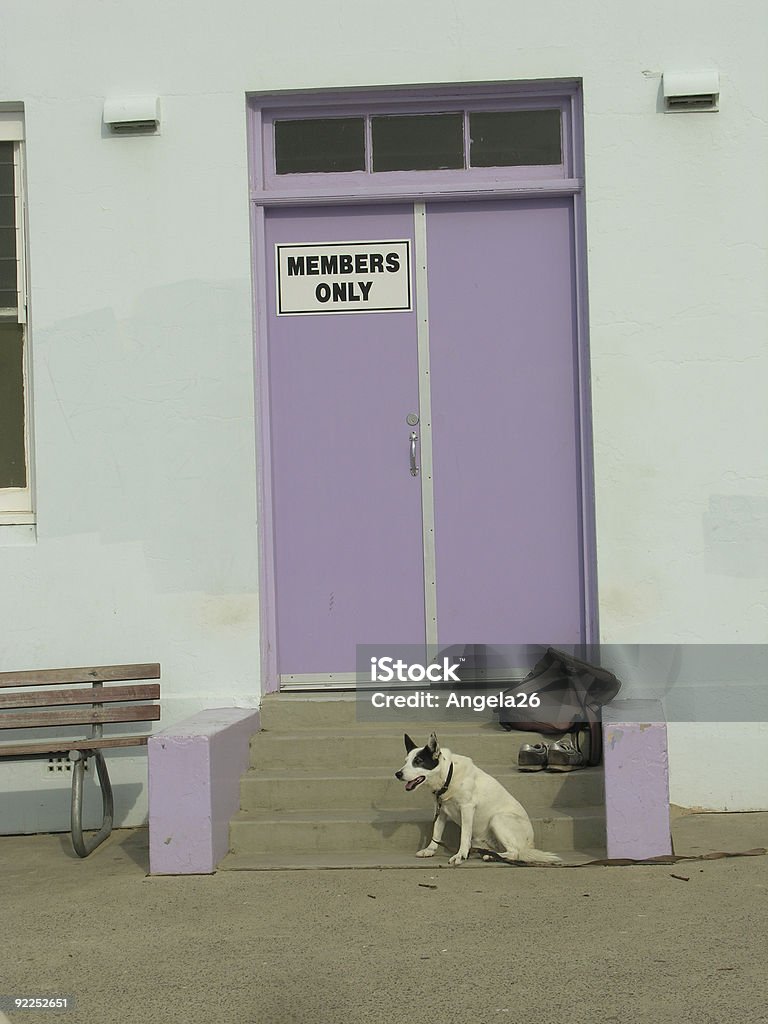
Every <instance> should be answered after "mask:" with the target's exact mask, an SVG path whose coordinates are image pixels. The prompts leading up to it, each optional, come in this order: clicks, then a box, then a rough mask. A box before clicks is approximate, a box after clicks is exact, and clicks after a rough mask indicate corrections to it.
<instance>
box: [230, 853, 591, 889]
mask: <svg viewBox="0 0 768 1024" xmlns="http://www.w3.org/2000/svg"><path fill="white" fill-rule="evenodd" d="M451 853H452V851H448V850H439V851H438V852H437V853H436V854H435V856H434V857H429V858H427V859H424V858H421V857H415V856H414V855H413V851H410V852H408V853H406V852H405V851H399V850H394V851H392V852H389V851H386V850H384V851H376V850H361V851H354V850H346V851H336V852H333V853H319V852H316V853H283V854H275V853H248V852H247V851H241V852H239V853H229V854H227V856H226V857H225V858H224V860H223V861H222V862H221V864H219V868H218V870H219V871H329V870H340V869H344V870H349V869H353V870H361V871H365V870H369V871H370V870H375V871H381V870H391V869H395V870H397V869H400V870H402V869H411V868H420V869H421V870H422V871H425V872H428V873H427V874H425V875H424V876H423V878H424V881H423V882H419V885H422V884H423V885H426V886H428V887H429V888H437V886H435V885H433V884H430V883H432V880H433V879H434V878H435V876H436V875H437V873H438V872H439V871H441V870H443V869H445V868H447V869H448V870H449V871H453V870H455V868H453V867H452V866H451V865H450V864H449V863H448V858H449V856H450V854H451ZM559 853H560V857H561V859H562V861H563V864H564V865H565V866H566V867H581V866H583V865H585V864H589V863H590V861H595V860H601V859H602V858H604V857H605V849H604V848H602V849H601V848H599V847H595V848H592V849H590V848H586V849H583V850H561V851H559ZM461 868H462V870H466V869H467V868H482V869H483V870H486V871H491V870H493V871H509V870H510V866H509V865H508V864H504V863H502V862H500V861H491V862H490V863H487V862H484V861H483V860H482V858H481V857H480V856H479V855H477V854H472V855H471V856H470V858H469V860H466V861H464V862H463V864H462V865H461ZM525 870H526V871H549V870H551V869H550V868H549V867H536V868H534V867H533V866H530V865H526V868H525Z"/></svg>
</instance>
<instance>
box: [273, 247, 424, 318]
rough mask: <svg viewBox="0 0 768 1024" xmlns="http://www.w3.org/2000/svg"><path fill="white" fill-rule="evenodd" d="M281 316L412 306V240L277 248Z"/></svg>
mask: <svg viewBox="0 0 768 1024" xmlns="http://www.w3.org/2000/svg"><path fill="white" fill-rule="evenodd" d="M275 261H276V270H277V275H276V276H277V314H278V316H286V315H289V314H290V315H296V314H307V313H385V312H394V311H396V310H409V309H411V308H412V306H411V243H410V242H409V241H407V240H406V241H395V242H319V243H306V244H301V245H281V244H278V245H276V246H275Z"/></svg>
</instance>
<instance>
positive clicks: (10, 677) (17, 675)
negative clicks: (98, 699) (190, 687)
mask: <svg viewBox="0 0 768 1024" xmlns="http://www.w3.org/2000/svg"><path fill="white" fill-rule="evenodd" d="M159 678H160V666H159V665H158V664H157V663H153V664H145V665H102V666H97V667H94V668H51V669H43V670H41V671H33V672H0V686H54V685H55V684H57V683H98V682H103V683H110V682H121V681H124V680H130V679H159Z"/></svg>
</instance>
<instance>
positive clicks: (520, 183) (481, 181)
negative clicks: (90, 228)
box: [247, 79, 599, 693]
mask: <svg viewBox="0 0 768 1024" xmlns="http://www.w3.org/2000/svg"><path fill="white" fill-rule="evenodd" d="M247 102H248V106H247V115H248V116H247V122H248V124H247V127H248V157H249V185H250V188H249V197H250V222H251V288H252V302H253V308H254V319H253V330H254V339H253V340H254V352H255V360H254V365H255V382H254V383H255V405H256V409H255V414H256V415H255V426H256V432H257V444H256V454H257V460H258V464H257V467H256V475H257V491H256V494H257V497H256V501H257V508H256V511H257V529H258V531H259V537H258V548H259V621H260V638H259V646H260V651H261V689H262V692H263V693H269V692H274V691H276V690H279V689H280V673H279V665H278V651H277V614H276V589H277V579H276V569H275V558H274V543H273V538H274V523H273V517H272V468H273V467H272V457H271V451H272V445H271V414H270V413H271V410H270V376H269V349H268V308H269V306H268V302H269V296H268V290H267V270H266V257H265V254H266V230H265V218H266V211H267V209H268V208H270V207H275V206H283V207H286V206H287V207H294V208H301V207H307V206H315V205H329V206H331V205H332V206H342V205H352V204H360V203H365V204H367V205H371V204H373V203H381V204H387V203H403V202H410V203H413V204H414V209H415V211H416V210H417V209H418V205H417V204H423V203H425V202H427V201H429V200H437V199H439V200H441V201H442V202H446V201H450V200H451V199H456V200H460V201H467V200H472V199H476V200H478V201H480V202H482V201H483V200H491V199H499V198H502V197H504V198H515V197H517V198H520V199H524V198H532V197H543V196H567V197H571V198H572V202H573V217H574V252H573V260H574V275H575V287H574V292H575V303H576V324H575V327H576V346H575V347H576V351H575V359H576V386H577V396H576V397H577V406H578V437H577V444H578V456H579V475H580V490H581V516H582V519H581V522H582V538H581V540H582V567H583V598H584V611H585V624H586V636H585V637H584V638H583V640H584V642H586V643H595V642H597V639H598V636H599V629H598V600H597V542H596V527H595V500H594V494H595V489H594V468H593V439H592V415H591V412H592V409H591V375H590V364H589V345H588V326H589V319H588V303H587V298H588V295H587V238H586V211H585V197H584V143H583V138H584V130H583V106H582V91H581V81H580V80H574V79H568V80H564V81H563V80H561V81H553V82H535V83H527V82H521V83H510V82H507V83H486V84H483V85H471V86H441V87H424V86H418V87H407V88H402V87H392V88H386V89H363V90H360V89H357V90H335V91H333V92H321V93H318V92H314V91H312V92H279V93H254V94H249V95H248V97H247ZM467 104H471V106H472V108H473V109H484V110H493V109H497V110H500V109H505V110H507V109H516V108H519V109H535V108H536V107H545V106H546V107H553V106H556V105H557V106H559V107H560V110H561V113H562V151H563V152H562V155H563V163H562V166H561V167H560V168H558V172H559V176H554V175H553V173H552V172H550V171H549V170H548V169H541V168H533V169H530V168H526V167H509V168H492V169H481V170H480V171H476V170H465V171H449V172H445V171H415V172H387V173H385V174H381V173H380V174H376V175H374V174H370V173H365V172H353V173H352V174H349V173H347V174H323V175H316V174H309V175H285V176H283V178H281V179H278V178H277V176H276V175H275V174H273V173H271V171H270V168H271V162H272V142H271V139H272V131H271V125H272V121H273V119H274V118H275V117H284V118H285V117H307V116H313V115H314V116H333V115H336V116H340V115H342V114H344V115H349V114H350V113H354V114H372V113H377V112H379V113H383V112H386V113H414V114H415V113H425V112H438V111H441V110H446V109H448V110H450V109H455V108H456V106H458V105H462V106H466V105H467ZM489 170H490V171H492V172H493V173H488V172H489ZM422 208H423V207H422ZM414 273H415V274H416V273H418V269H417V268H416V267H414ZM336 685H337V687H339V688H346V689H348V688H350V687H351V686H353V685H354V684H353V682H352V680H350V681H349V683H348V684H344V683H337V684H336ZM318 688H322V689H326V688H327V686H322V684H321V683H318Z"/></svg>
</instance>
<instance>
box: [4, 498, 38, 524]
mask: <svg viewBox="0 0 768 1024" xmlns="http://www.w3.org/2000/svg"><path fill="white" fill-rule="evenodd" d="M2 493H3V492H2V491H0V494H2ZM21 493H22V494H25V493H26V492H25V491H22V492H21ZM3 504H7V502H6V501H5V497H3ZM34 523H35V513H34V512H25V511H24V510H19V511H17V512H14V511H13V510H12V509H9V510H8V511H4V512H0V526H32V525H34Z"/></svg>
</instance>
